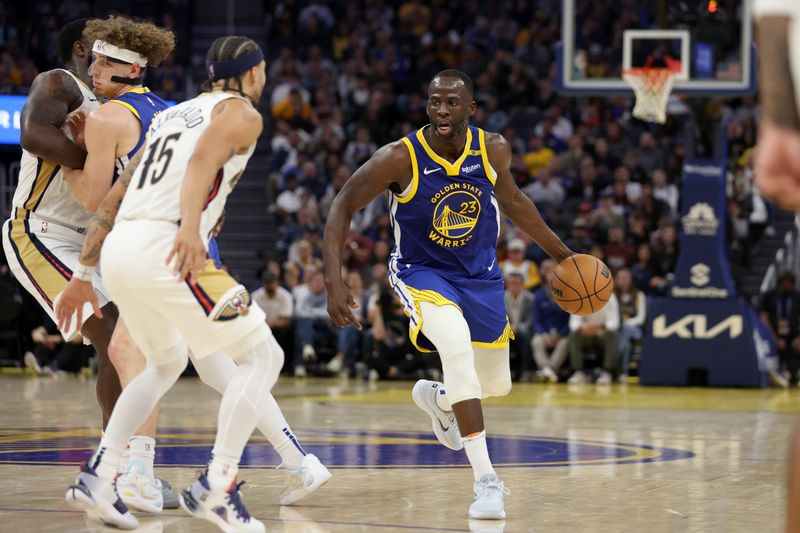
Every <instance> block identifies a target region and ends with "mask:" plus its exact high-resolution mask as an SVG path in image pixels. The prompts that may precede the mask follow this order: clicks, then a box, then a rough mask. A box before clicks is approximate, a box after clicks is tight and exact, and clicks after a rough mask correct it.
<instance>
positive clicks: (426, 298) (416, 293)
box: [406, 285, 464, 353]
mask: <svg viewBox="0 0 800 533" xmlns="http://www.w3.org/2000/svg"><path fill="white" fill-rule="evenodd" d="M406 289H408V292H409V294H411V297H412V298H413V299H414V309H415V310H416V312H417V325H416V327H412V328H410V329H409V331H408V337H409V338H410V339H411V344H413V345H414V347H415V348H416V349H417V350H419V351H420V352H422V353H431V352H433V350H429V349H428V348H423V347H422V346H420V345H419V344H418V343H417V337H419V332H420V330H421V329H422V308H421V306H420V303H421V302H430V303H432V304H434V305H440V306H441V305H452V306H454V307H455V308H456V309H458V311H459V312H460V313H461V314H464V312H463V311H461V307H459V306H458V304H456V303H455V302H453V301H452V300H448V299H447V298H445V297H444V296H442V295H441V294H439V293H438V292H436V291H433V290H430V289H424V290H419V289H414V288H412V287H409V286H408V285H406Z"/></svg>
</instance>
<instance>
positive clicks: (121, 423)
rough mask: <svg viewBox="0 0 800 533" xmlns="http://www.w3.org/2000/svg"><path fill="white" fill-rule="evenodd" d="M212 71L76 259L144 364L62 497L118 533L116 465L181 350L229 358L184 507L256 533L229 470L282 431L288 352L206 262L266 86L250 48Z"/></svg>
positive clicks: (224, 53) (177, 110) (114, 198)
mask: <svg viewBox="0 0 800 533" xmlns="http://www.w3.org/2000/svg"><path fill="white" fill-rule="evenodd" d="M207 67H208V72H209V78H210V80H211V82H212V84H213V85H212V87H211V88H212V90H211V91H210V92H209V93H206V94H202V95H200V96H198V97H197V98H195V99H193V100H190V101H188V102H184V103H182V104H179V105H178V106H175V107H174V108H172V109H170V110H168V111H165V112H163V113H161V114H160V115H159V117H158V118H157V119H156V120H155V121H154V123H153V125H152V127H151V129H150V131H149V134H148V139H147V143H146V145H145V147H144V149H143V150H142V151H141V152H140V153H139V154H137V155H136V156H135V157H134V159H133V160H132V161H131V163H130V165H129V167H128V168H127V169H126V171H125V172H124V173H123V175H122V176H121V177H120V179H119V180H118V182H117V183H116V184H115V185H114V187H113V188H112V190H111V192H110V193H109V195H108V196H107V197H106V198H105V199H104V200H103V202H102V204H101V205H100V208H99V209H98V213H97V216H96V217H95V219H94V220H93V222H92V224H91V227H90V230H89V235H88V236H87V239H86V242H85V244H84V247H83V250H82V254H81V263H82V264H81V269H82V270H83V272H84V274H83V275H82V276H81V277H83V278H86V279H91V277H90V275H91V272H92V270H93V269H94V267H95V265H96V264H97V261H98V256H99V255H100V249H101V247H102V250H103V254H102V258H101V259H102V265H101V266H102V270H103V273H104V276H105V279H106V283H107V285H108V287H109V290H110V291H111V294H112V295H114V297H115V301H116V302H117V304H118V305H119V307H120V312H121V314H122V315H123V316H124V317H125V320H126V322H127V323H128V326H129V329H130V332H131V335H132V336H133V338H134V340H135V341H136V343H137V345H139V347H140V348H141V349H142V351H143V352H144V353H145V355H146V357H147V367H146V369H145V370H144V371H143V372H142V374H140V375H139V376H137V377H136V378H135V379H134V380H133V381H132V382H131V383H130V384H129V386H128V387H127V388H126V389H125V390H124V391H123V394H122V395H121V396H120V399H119V401H118V404H117V405H118V406H117V408H115V410H114V413H113V415H112V417H111V420H110V421H109V424H108V427H107V430H106V433H105V435H104V437H103V440H102V441H101V443H100V447H99V448H98V450H97V452H96V453H95V454H94V456H93V458H92V460H91V461H90V462H89V464H88V465H87V466H86V467H85V468H84V469H83V471H82V473H81V474H80V476H79V477H78V480H77V481H76V484H75V485H73V486H71V487H70V489H69V490H68V492H67V500H68V501H70V503H72V504H74V505H76V506H78V507H81V508H83V509H85V510H86V511H87V513H88V514H89V515H90V516H91V517H94V518H97V519H100V520H102V521H104V522H106V523H110V524H114V525H116V526H118V527H121V528H130V529H132V528H134V527H136V526H137V521H136V519H135V518H134V517H133V516H132V515H131V514H130V513H129V512H128V510H127V508H126V507H125V505H124V504H123V503H122V501H121V500H119V499H118V496H117V494H116V490H115V487H114V473H115V472H114V468H113V465H114V463H115V462H116V461H117V459H118V456H119V454H120V452H121V448H122V446H123V445H124V443H125V440H126V438H128V437H129V436H130V435H131V434H132V433H133V431H134V429H135V427H136V426H137V424H139V423H140V422H141V420H143V416H142V414H141V413H143V412H146V411H147V410H148V409H150V408H152V406H153V405H155V403H156V402H158V400H159V399H160V397H161V396H162V395H163V394H164V393H165V392H166V391H167V390H168V389H169V388H170V387H171V386H172V384H173V383H174V382H175V380H176V379H177V378H178V376H179V375H180V373H181V372H182V370H183V368H184V367H185V365H186V347H187V345H188V347H189V348H191V350H192V352H193V354H194V358H195V360H196V361H197V362H199V363H201V366H202V363H203V362H204V359H206V358H208V357H213V356H214V354H215V353H216V352H218V351H223V352H225V353H227V354H229V355H230V356H231V357H232V358H233V360H235V361H236V362H237V363H238V367H237V368H236V369H235V371H234V372H233V375H232V377H231V379H230V381H229V383H228V385H227V387H226V389H225V393H224V394H223V398H222V403H221V405H220V414H219V428H218V433H217V438H216V441H215V445H214V450H213V457H212V460H211V462H210V463H209V467H208V469H207V471H206V473H204V474H202V475H201V476H200V478H199V479H198V481H197V482H195V483H194V484H193V485H192V486H191V487H189V488H187V489H186V490H185V491H184V492H183V494H182V503H183V505H184V507H185V508H186V509H187V510H188V511H189V512H191V513H192V514H194V515H196V516H200V517H203V518H206V519H208V520H210V521H212V522H214V523H215V524H217V525H219V526H220V527H221V528H222V529H224V530H225V531H263V530H264V527H263V524H262V523H261V522H259V521H258V520H255V519H253V518H250V516H249V514H248V513H247V511H246V509H245V508H244V505H243V504H242V502H241V500H240V499H239V494H238V486H237V485H236V482H235V480H236V473H237V470H238V463H239V459H240V457H241V453H242V450H243V449H244V446H245V444H246V442H247V440H248V439H249V437H250V434H251V433H252V430H253V428H254V426H255V424H256V421H257V420H258V423H259V427H260V428H261V429H262V431H263V430H264V428H262V423H271V424H272V425H273V426H274V427H275V428H280V427H281V426H283V427H284V428H285V427H286V423H285V419H284V418H283V415H282V414H281V413H280V410H279V409H278V407H277V404H276V403H275V401H274V398H272V396H271V395H270V394H269V390H270V389H271V387H272V385H273V384H274V383H275V381H276V379H277V376H278V373H279V372H280V369H281V367H282V365H283V352H282V350H281V349H280V347H279V345H278V343H277V342H276V341H275V339H274V337H273V336H272V334H271V332H270V331H269V328H268V327H267V326H266V322H265V316H264V313H263V311H261V309H259V308H258V306H253V305H251V302H250V297H249V294H248V293H247V291H246V289H245V288H244V287H242V286H241V285H239V284H238V283H237V282H236V281H235V280H233V279H232V278H231V277H230V276H229V275H228V274H227V273H225V272H223V271H220V270H217V269H216V268H214V267H213V265H211V264H208V263H206V261H205V257H206V250H207V241H208V237H209V235H210V233H211V231H212V230H213V227H214V224H215V222H216V221H217V219H218V218H219V215H220V214H221V212H222V209H223V208H224V204H225V199H226V197H227V195H228V194H229V193H230V191H231V190H232V189H233V187H234V186H235V184H236V182H237V181H238V179H239V177H240V176H241V173H242V171H243V170H244V167H245V165H246V163H247V160H248V159H249V157H250V155H251V154H252V152H253V150H254V147H255V142H256V139H257V138H258V136H259V135H260V133H261V129H262V118H261V115H260V114H259V113H258V111H257V110H256V109H255V107H254V105H253V103H254V102H257V101H258V99H259V98H260V96H261V93H262V91H263V87H264V84H265V82H266V75H265V63H264V60H263V53H262V52H261V50H260V49H259V48H258V46H257V45H256V44H255V43H254V42H253V41H251V40H249V39H246V38H243V37H225V38H221V39H218V40H217V41H215V43H214V44H213V45H212V48H211V50H210V51H209V55H208V58H207ZM237 85H238V87H236V86H237ZM140 160H141V164H140ZM133 169H135V171H132V170H133ZM129 185H130V186H129ZM126 189H127V192H126V191H125V190H126ZM123 195H124V199H123ZM120 202H121V206H120ZM118 210H119V212H118V213H117V211H118ZM114 216H116V222H114V223H112V220H113V218H114ZM112 225H113V231H111V233H108V231H109V230H110V229H111V227H112ZM106 235H108V238H107V239H106V240H105V244H103V240H104V239H105V237H106ZM78 283H79V282H77V281H76V282H75V285H74V286H73V287H75V291H77V292H81V291H82V292H81V294H82V297H81V299H82V301H91V303H92V305H93V306H94V308H95V310H97V302H96V301H95V298H94V295H93V292H92V291H89V290H86V289H85V287H83V288H81V287H80V286H79V285H78ZM84 285H86V283H84ZM72 310H73V309H72V308H70V309H66V310H65V312H64V316H70V314H71V312H72ZM59 315H61V310H59ZM198 371H199V372H201V371H200V369H199V368H198ZM201 376H202V372H201ZM265 433H266V432H265ZM271 440H272V439H271ZM289 440H290V441H292V442H293V441H294V439H293V438H291V439H289ZM273 444H274V443H273ZM276 448H278V446H276ZM297 448H299V446H298V447H297ZM278 451H279V453H281V450H280V448H278ZM281 455H282V457H283V453H281ZM302 463H304V464H301V465H300V468H298V470H297V474H296V477H301V478H304V479H303V481H304V484H305V485H308V486H310V485H313V484H315V483H317V481H316V478H317V477H318V476H322V477H323V478H324V480H323V482H324V481H326V480H327V478H329V477H330V474H329V473H328V472H327V470H325V469H324V467H322V466H321V465H320V464H319V461H318V460H316V458H313V456H310V455H305V456H304V457H303V458H302ZM304 471H314V473H315V475H313V476H304V475H303V472H304ZM326 475H327V477H326ZM317 486H318V485H317ZM290 496H291V495H290ZM301 497H302V495H301ZM282 503H290V502H284V501H283V500H282Z"/></svg>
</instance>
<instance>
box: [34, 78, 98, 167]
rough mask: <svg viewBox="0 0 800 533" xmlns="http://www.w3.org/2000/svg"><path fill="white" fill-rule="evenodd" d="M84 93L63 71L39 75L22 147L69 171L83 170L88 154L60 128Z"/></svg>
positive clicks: (35, 83) (79, 103)
mask: <svg viewBox="0 0 800 533" xmlns="http://www.w3.org/2000/svg"><path fill="white" fill-rule="evenodd" d="M82 98H83V96H82V94H81V90H80V89H79V88H78V85H77V83H76V82H75V80H74V79H72V77H71V76H70V75H69V74H67V73H66V72H64V71H62V70H50V71H48V72H43V73H42V74H39V75H38V76H37V77H36V79H35V80H33V84H32V85H31V90H30V92H29V93H28V99H27V100H26V101H25V105H24V106H23V107H22V114H21V116H20V145H22V147H23V148H24V149H25V150H27V151H29V152H30V153H32V154H34V155H36V156H38V157H41V158H42V159H46V160H47V161H52V162H53V163H56V164H58V165H62V166H65V167H69V168H81V167H83V162H84V161H85V160H86V150H84V149H83V148H81V147H80V146H78V145H77V144H75V143H74V142H72V141H71V140H69V138H68V137H67V136H66V135H64V134H63V133H62V132H61V130H60V128H61V126H62V125H63V124H64V121H65V119H66V118H67V115H68V114H69V113H70V112H72V111H74V110H75V109H77V108H78V107H79V106H80V105H81V102H82Z"/></svg>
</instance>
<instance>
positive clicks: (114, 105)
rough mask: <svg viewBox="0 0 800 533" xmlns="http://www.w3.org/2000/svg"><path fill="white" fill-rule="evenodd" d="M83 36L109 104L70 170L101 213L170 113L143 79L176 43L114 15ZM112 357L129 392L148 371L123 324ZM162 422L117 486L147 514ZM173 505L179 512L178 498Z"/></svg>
mask: <svg viewBox="0 0 800 533" xmlns="http://www.w3.org/2000/svg"><path fill="white" fill-rule="evenodd" d="M83 38H84V40H86V41H87V42H89V43H92V48H91V50H92V62H91V65H90V66H89V74H90V75H91V77H92V86H93V88H94V92H95V94H97V95H98V96H100V97H101V98H104V99H106V101H105V103H104V104H103V105H101V106H100V107H99V108H97V109H95V110H94V111H92V112H91V113H90V114H89V115H88V116H87V117H86V121H85V126H84V129H83V141H84V142H85V145H86V151H87V156H86V162H85V163H84V165H83V168H82V169H76V170H71V171H68V172H67V181H68V182H69V185H70V187H71V189H72V192H73V193H74V194H75V196H76V197H77V198H78V200H79V201H80V202H81V203H82V204H83V206H84V207H85V208H86V209H87V210H89V211H96V210H97V206H98V205H99V204H100V202H101V200H102V199H103V198H104V197H105V196H106V194H107V193H108V191H109V190H110V189H111V185H112V183H113V182H114V181H115V180H116V178H117V177H118V176H119V174H120V173H121V172H122V170H124V168H125V166H126V165H127V163H128V161H129V159H130V158H132V157H133V156H134V154H136V152H138V151H139V149H140V148H141V147H142V146H143V144H144V141H145V135H146V134H147V130H148V129H149V127H150V122H151V121H152V120H153V118H154V117H156V116H157V115H158V114H159V113H160V112H161V111H163V110H164V109H166V108H167V107H168V105H167V103H166V102H165V101H164V100H162V99H161V98H159V97H158V96H156V95H155V94H154V93H152V92H150V90H149V89H148V88H147V87H144V86H143V85H142V80H143V77H144V74H145V68H147V67H148V66H154V65H158V64H159V63H160V62H161V61H162V60H163V59H164V58H165V57H167V56H168V55H169V54H170V53H171V52H172V50H173V49H174V47H175V37H174V36H173V34H172V33H171V32H170V31H168V30H165V29H163V28H159V27H157V26H155V25H153V24H151V23H149V22H137V21H135V20H132V19H128V18H124V17H109V18H108V19H92V20H89V21H88V22H87V23H86V27H85V28H84V31H83ZM74 276H75V277H78V278H79V279H80V278H81V276H82V270H81V269H80V268H77V269H76V272H75V274H74ZM57 305H58V304H57ZM110 357H111V360H112V362H113V363H114V367H115V368H116V370H117V374H118V375H119V379H120V383H121V385H122V387H123V388H125V387H126V386H127V384H128V383H129V382H130V381H131V380H132V379H133V378H134V377H135V376H137V375H138V374H139V373H140V372H141V371H142V370H143V369H144V366H145V359H144V356H143V355H142V354H141V353H140V352H139V350H138V349H137V347H136V345H135V344H134V343H133V341H132V340H131V337H130V334H129V332H128V330H127V328H126V327H125V324H124V321H123V320H121V319H120V320H118V321H117V324H116V328H115V329H114V334H113V337H112V339H111V349H110ZM157 420H158V409H156V410H155V411H154V412H153V413H152V414H151V416H150V418H148V420H147V422H146V423H145V424H144V425H143V426H142V427H141V428H139V431H137V434H136V435H135V436H134V437H133V438H132V439H131V441H130V443H129V449H130V453H131V454H130V459H129V461H128V465H127V466H126V467H125V472H124V473H123V475H122V476H120V479H119V481H118V488H119V492H120V494H121V496H122V499H123V500H124V501H125V502H126V503H127V504H128V505H130V506H131V507H132V508H134V509H138V510H141V511H146V512H159V511H161V509H162V508H163V506H164V500H163V493H162V490H161V488H162V487H161V486H160V485H161V483H162V481H161V480H159V479H157V478H156V477H155V474H154V471H153V460H154V458H155V432H156V424H157ZM170 496H172V495H170ZM167 505H168V507H169V508H174V507H177V505H178V501H177V496H174V497H171V498H170V501H168V502H167Z"/></svg>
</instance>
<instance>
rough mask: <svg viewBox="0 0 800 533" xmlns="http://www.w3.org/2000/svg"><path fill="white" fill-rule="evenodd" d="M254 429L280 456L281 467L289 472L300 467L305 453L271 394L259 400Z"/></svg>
mask: <svg viewBox="0 0 800 533" xmlns="http://www.w3.org/2000/svg"><path fill="white" fill-rule="evenodd" d="M256 427H258V429H259V431H261V432H262V433H263V434H264V436H265V437H267V440H268V441H269V443H270V444H271V445H272V447H273V448H275V451H276V452H278V455H280V456H281V462H282V463H283V466H285V467H286V468H288V469H289V470H297V469H298V468H299V467H300V463H301V462H302V460H303V457H305V456H306V452H305V450H304V449H303V447H302V446H300V443H299V442H297V438H296V437H295V436H294V433H292V428H290V427H289V423H288V422H286V418H284V416H283V413H282V412H281V408H280V407H278V402H276V401H275V398H274V397H273V396H272V394H267V395H266V396H265V397H264V398H262V399H261V403H260V404H259V408H258V423H257V426H256Z"/></svg>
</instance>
